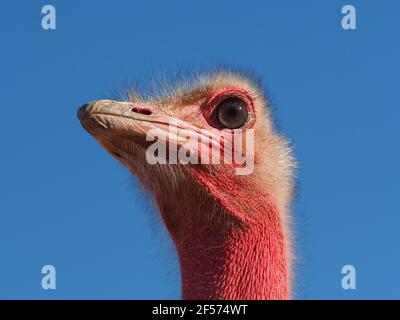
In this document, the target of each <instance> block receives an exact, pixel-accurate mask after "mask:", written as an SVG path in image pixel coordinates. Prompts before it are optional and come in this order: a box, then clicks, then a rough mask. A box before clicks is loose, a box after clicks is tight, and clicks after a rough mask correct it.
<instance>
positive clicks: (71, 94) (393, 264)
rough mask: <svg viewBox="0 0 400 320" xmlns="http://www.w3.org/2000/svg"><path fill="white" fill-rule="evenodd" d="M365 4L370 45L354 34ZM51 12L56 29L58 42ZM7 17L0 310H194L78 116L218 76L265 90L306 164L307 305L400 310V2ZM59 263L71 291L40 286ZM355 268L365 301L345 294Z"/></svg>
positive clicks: (302, 262) (142, 205)
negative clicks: (141, 305) (79, 305)
mask: <svg viewBox="0 0 400 320" xmlns="http://www.w3.org/2000/svg"><path fill="white" fill-rule="evenodd" d="M349 3H350V4H352V5H354V6H355V7H356V10H357V29H356V30H348V31H345V30H343V29H342V28H341V24H340V22H341V17H342V15H341V8H342V6H343V5H345V4H349ZM45 4H53V5H55V7H56V10H57V29H56V30H51V31H45V30H43V29H42V28H41V18H42V14H41V8H42V6H43V5H45ZM0 11H1V12H2V15H1V18H0V43H1V49H0V65H1V68H0V69H1V71H0V84H1V88H2V89H1V111H2V121H1V126H0V133H1V134H0V137H1V142H2V148H1V154H2V157H1V158H0V163H1V166H0V298H24V299H25V298H40V299H54V298H62V299H63V298H68V299H69V298H77V299H81V298H93V299H96V298H111V299H151V298H154V299H157V298H160V299H164V298H168V299H178V298H179V297H180V279H179V268H178V263H177V259H176V256H175V253H174V251H173V247H172V244H171V242H170V240H169V237H168V235H167V234H166V232H165V231H164V230H163V227H162V224H161V223H160V220H159V218H158V213H157V210H156V209H155V208H154V206H153V205H152V204H151V203H150V201H149V199H148V197H147V196H144V195H143V192H142V190H141V188H140V186H139V185H138V184H137V181H136V180H135V179H134V178H132V177H131V176H130V175H129V173H128V172H127V170H125V168H123V167H122V166H121V165H119V164H118V163H117V162H116V161H115V160H113V159H112V158H111V156H109V155H108V154H107V153H106V152H105V151H103V150H102V149H101V147H100V146H99V145H98V144H97V143H96V142H95V141H94V140H93V139H92V138H91V137H90V136H89V135H88V134H87V133H86V132H84V130H83V129H82V128H81V126H80V124H79V122H78V121H77V119H76V109H77V108H78V107H79V106H80V105H81V104H83V103H84V102H87V101H91V100H94V99H100V98H110V97H112V98H113V97H115V92H118V91H119V90H120V89H121V88H122V87H123V85H124V84H125V83H130V82H137V83H139V84H140V85H142V86H143V87H144V88H146V84H148V83H149V79H151V78H152V76H153V75H157V74H160V73H164V72H166V73H171V74H175V73H180V72H187V71H191V70H193V69H204V68H205V69H207V68H210V67H213V66H214V65H217V64H224V65H228V66H232V67H235V68H240V69H243V70H248V71H251V72H253V73H254V74H255V75H256V76H257V77H258V78H260V79H261V80H262V83H263V85H264V87H265V88H266V89H267V90H268V91H267V92H268V95H269V97H270V99H271V101H272V103H273V105H274V108H275V116H276V118H277V122H278V126H279V128H280V129H281V131H282V132H283V133H285V134H286V135H288V136H289V137H290V138H291V140H292V143H293V145H294V147H295V154H296V157H297V159H298V161H299V163H300V170H299V172H298V195H297V197H296V201H295V203H294V212H293V215H294V221H295V223H294V229H295V234H296V239H297V242H296V252H297V266H296V270H295V276H296V281H295V296H296V297H297V298H299V299H310V298H318V299H335V298H339V299H354V298H368V299H373V298H377V299H384V298H391V299H392V298H397V299H399V298H400V271H399V270H400V254H399V250H398V245H399V243H400V232H399V227H400V203H399V200H398V199H399V185H398V184H399V181H400V170H399V163H400V150H399V135H400V129H399V124H398V119H399V116H400V108H399V107H400V106H399V100H398V92H399V74H400V63H399V57H400V42H399V30H400V20H399V19H398V13H399V12H400V3H398V2H396V1H388V0H386V1H333V0H331V1H317V0H313V1H311V0H303V1H295V0H293V1H289V0H284V1H283V0H279V1H278V0H274V1H246V2H239V1H201V2H200V1H197V2H194V1H193V2H192V3H189V2H188V1H175V0H170V1H158V2H156V1H146V2H144V1H141V2H140V3H139V1H117V0H115V1H49V2H44V1H20V0H19V1H10V0H8V1H2V2H1V4H0ZM46 264H51V265H54V266H55V267H56V270H57V289H56V290H47V291H45V290H43V289H42V287H41V278H42V274H41V268H42V266H43V265H46ZM346 264H351V265H354V266H355V267H356V270H357V289H356V290H350V291H349V290H343V289H342V288H341V278H342V276H343V275H342V274H341V272H340V271H341V268H342V266H343V265H346Z"/></svg>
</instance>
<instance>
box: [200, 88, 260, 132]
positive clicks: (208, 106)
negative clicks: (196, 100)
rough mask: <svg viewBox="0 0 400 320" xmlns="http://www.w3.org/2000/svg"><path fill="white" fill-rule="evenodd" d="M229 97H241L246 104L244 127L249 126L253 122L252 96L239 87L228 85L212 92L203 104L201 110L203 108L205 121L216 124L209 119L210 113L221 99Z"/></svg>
mask: <svg viewBox="0 0 400 320" xmlns="http://www.w3.org/2000/svg"><path fill="white" fill-rule="evenodd" d="M229 97H237V98H239V99H242V100H243V102H244V103H245V104H246V106H247V109H248V112H249V121H248V123H247V125H246V127H249V126H250V127H251V126H252V125H253V123H254V120H255V108H254V99H253V98H252V96H251V95H250V94H249V93H248V92H247V91H246V90H243V89H241V88H235V87H228V88H224V89H223V90H220V91H217V92H215V93H214V94H212V95H211V97H210V98H209V99H207V101H206V102H205V103H204V104H203V106H202V110H203V115H204V118H205V119H206V121H207V122H208V123H209V124H211V125H212V126H215V125H216V124H214V123H213V120H212V119H211V118H212V117H211V115H212V113H213V111H214V109H215V107H216V106H217V105H218V104H219V103H220V102H221V101H222V100H225V99H227V98H229Z"/></svg>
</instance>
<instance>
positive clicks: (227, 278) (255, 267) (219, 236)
mask: <svg viewBox="0 0 400 320" xmlns="http://www.w3.org/2000/svg"><path fill="white" fill-rule="evenodd" d="M194 174H195V175H197V179H198V181H200V182H201V183H202V184H203V186H204V187H205V188H206V190H207V192H208V193H211V194H212V195H213V197H214V199H215V201H216V202H217V205H218V206H220V208H223V210H224V211H226V212H230V214H233V215H236V216H240V217H242V218H241V219H240V223H239V221H236V222H232V223H233V225H232V226H230V227H225V228H224V227H222V228H221V225H223V224H221V223H218V218H215V219H217V220H213V219H210V223H206V224H204V223H203V224H201V223H200V222H196V221H193V220H191V219H188V220H187V221H189V222H182V223H183V224H184V225H182V223H181V226H180V229H181V230H185V231H184V232H183V233H181V234H179V236H178V237H176V236H174V234H173V238H174V242H175V245H176V247H177V251H178V255H179V260H180V264H181V273H182V298H183V299H223V300H229V299H257V300H258V299H289V298H290V283H289V282H290V281H289V270H288V269H289V263H288V261H287V260H288V259H287V251H286V250H287V248H286V244H285V235H284V232H283V230H284V229H283V228H282V226H281V219H280V214H279V211H278V209H277V206H276V205H275V203H274V201H273V199H272V197H271V196H270V195H268V194H267V193H266V192H265V191H264V190H260V189H259V188H258V187H257V186H255V185H252V186H249V185H248V184H247V183H248V182H247V183H246V186H243V185H240V184H238V183H237V181H231V180H229V179H224V178H223V177H221V176H219V177H218V176H211V175H205V174H203V173H201V172H194ZM221 190H224V192H221ZM227 190H229V191H228V192H227ZM246 190H250V191H246ZM215 206H216V205H215V202H214V203H211V202H210V201H209V200H208V201H207V200H206V201H201V200H200V201H198V202H197V203H196V204H195V205H194V206H193V207H191V208H189V207H181V208H177V210H181V211H182V210H183V211H187V212H180V214H179V215H180V216H181V215H183V216H184V217H185V216H186V217H187V216H188V215H190V216H199V217H201V216H203V217H204V215H212V214H215V209H216V208H215ZM197 211H198V212H197ZM246 215H247V217H249V218H246ZM243 217H245V218H243ZM220 218H221V217H220Z"/></svg>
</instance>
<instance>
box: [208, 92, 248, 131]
mask: <svg viewBox="0 0 400 320" xmlns="http://www.w3.org/2000/svg"><path fill="white" fill-rule="evenodd" d="M214 113H215V116H216V120H217V121H218V122H219V123H220V124H221V125H222V126H223V127H225V128H229V129H237V128H240V127H243V126H244V125H245V123H246V121H247V118H248V111H247V107H246V104H245V103H244V102H243V101H242V100H241V99H238V98H228V99H225V100H223V101H222V102H220V103H219V104H218V106H217V107H216V108H215V111H214Z"/></svg>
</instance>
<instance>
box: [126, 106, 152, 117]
mask: <svg viewBox="0 0 400 320" xmlns="http://www.w3.org/2000/svg"><path fill="white" fill-rule="evenodd" d="M131 111H133V112H136V113H140V114H144V115H146V116H149V115H151V111H150V110H148V109H144V108H139V107H134V108H132V109H131Z"/></svg>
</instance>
